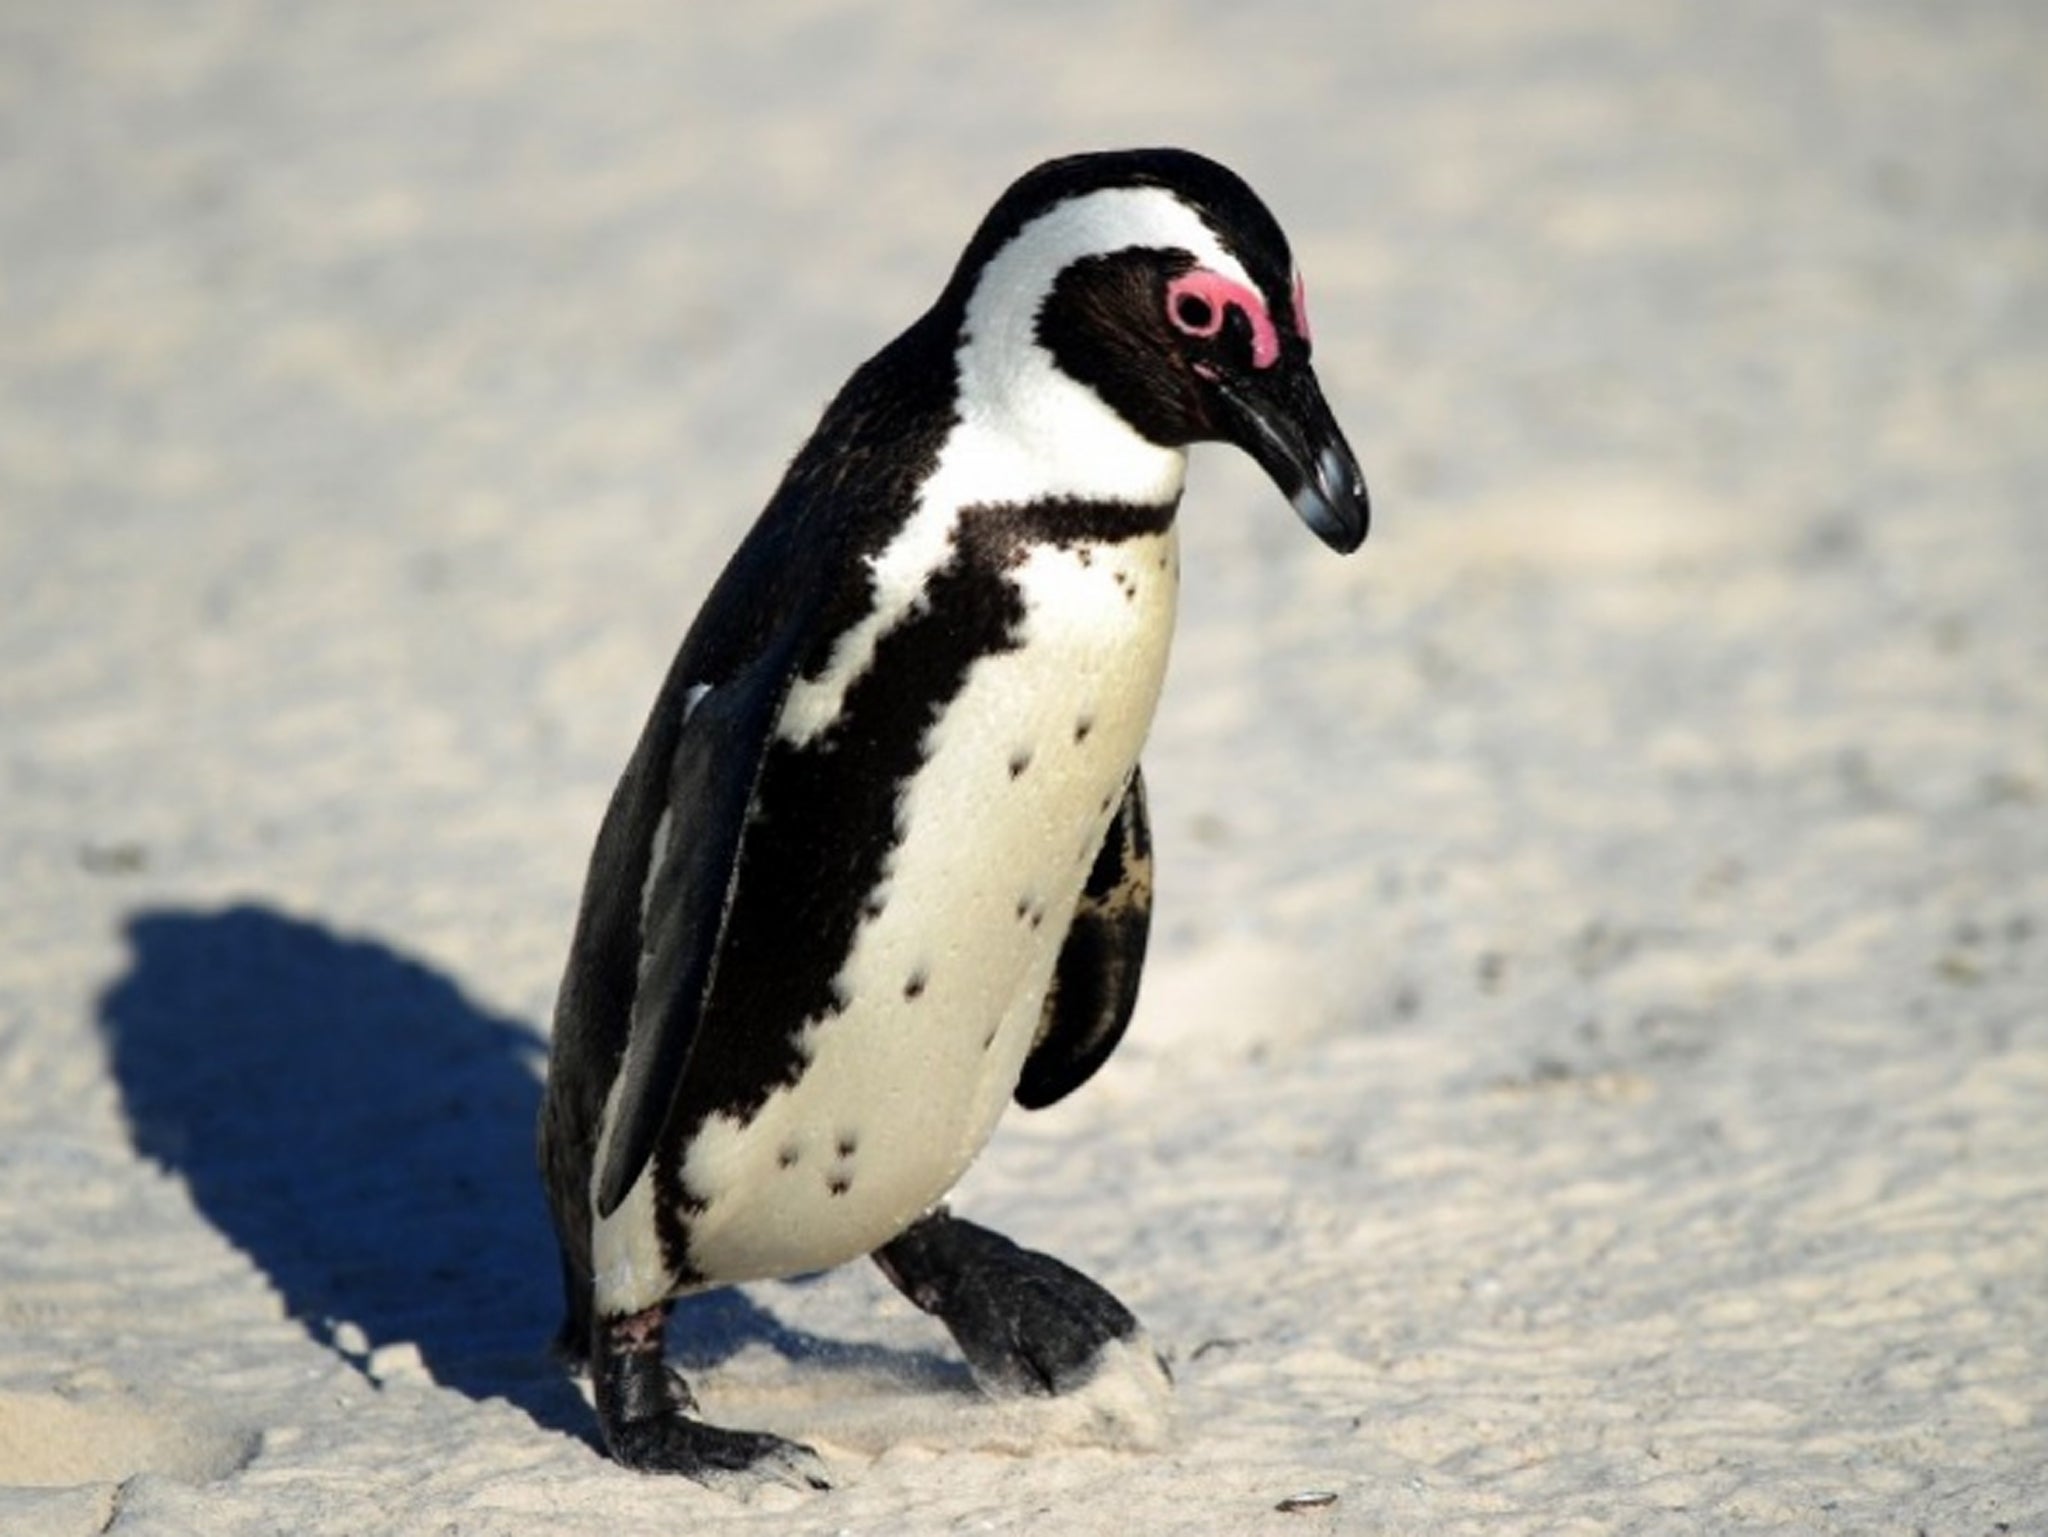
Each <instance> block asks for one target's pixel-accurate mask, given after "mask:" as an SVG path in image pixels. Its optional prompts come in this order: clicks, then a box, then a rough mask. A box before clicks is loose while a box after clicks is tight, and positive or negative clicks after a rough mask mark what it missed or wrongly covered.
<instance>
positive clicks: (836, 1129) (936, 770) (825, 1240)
mask: <svg viewBox="0 0 2048 1537" xmlns="http://www.w3.org/2000/svg"><path fill="white" fill-rule="evenodd" d="M1010 576H1011V579H1012V580H1013V581H1014V582H1015V583H1016V585H1017V589H1018V592H1019V594H1020V596H1021V598H1022V600H1023V608H1024V618H1023V622H1022V625H1021V626H1020V628H1019V630H1018V632H1017V634H1016V640H1017V644H1016V646H1015V647H1014V649H1010V650H1006V651H1002V652H998V653H995V654H992V655H989V656H984V657H982V658H979V659H978V660H977V661H976V662H975V663H974V664H973V665H972V666H971V667H970V668H969V670H968V673H967V676H966V679H965V681H964V683H963V685H962V687H961V689H960V691H959V693H958V694H957V695H956V696H955V697H954V698H953V699H952V700H951V701H950V702H949V703H948V704H947V705H946V707H945V708H944V710H943V711H942V713H941V714H940V715H939V717H938V719H937V720H936V722H935V723H934V725H933V726H932V728H931V730H930V732H929V733H928V735H927V736H926V738H925V742H924V749H925V751H924V756H923V760H922V762H921V764H920V766H919V767H918V769H917V770H916V772H915V773H914V774H913V775H912V776H911V777H910V778H909V779H908V780H907V781H906V782H905V784H904V786H903V788H902V791H901V793H900V795H899V798H898V801H897V807H896V833H897V842H896V845H895V848H894V850H893V852H892V853H891V855H890V857H889V859H888V861H887V863H886V865H885V868H884V874H883V880H882V883H881V885H880V886H879V887H878V888H877V890H876V891H875V892H874V893H873V894H872V896H871V898H870V900H869V902H868V905H867V908H866V912H865V916H864V917H863V919H862V921H861V924H860V926H859V928H858V929H857V931H856V933H855V938H854V943H853V946H852V949H851V951H850V952H849V954H848V956H847V958H846V961H845V963H844V965H843V966H842V968H841V969H840V971H839V974H838V976H837V978H836V979H835V989H836V992H837V994H838V997H839V999H840V1001H841V1003H842V1004H843V1007H842V1008H841V1009H840V1010H839V1011H838V1012H836V1013H833V1014H831V1015H830V1016H828V1017H825V1018H821V1019H815V1020H812V1021H810V1022H808V1023H807V1024H806V1025H805V1027H804V1034H803V1039H802V1048H803V1051H804V1054H805V1056H806V1057H807V1059H808V1065H807V1066H806V1068H805V1070H804V1072H803V1074H802V1075H801V1077H800V1078H799V1079H798V1080H797V1081H796V1083H794V1084H793V1085H791V1086H789V1087H788V1088H785V1089H782V1090H779V1091H777V1092H776V1093H775V1094H773V1095H771V1096H770V1098H769V1099H768V1101H767V1102H766V1103H765V1104H764V1105H763V1106H762V1107H761V1109H760V1110H759V1111H758V1112H757V1113H756V1114H754V1115H753V1116H752V1117H751V1118H750V1119H747V1120H745V1121H740V1120H737V1119H734V1118H732V1117H729V1116H723V1115H717V1116H713V1117H712V1118H711V1119H710V1120H709V1121H707V1122H706V1123H705V1125H704V1126H703V1128H702V1129H701V1130H700V1132H699V1133H698V1135H697V1136H696V1137H695V1138H694V1139H693V1140H692V1142H691V1144H690V1146H689V1148H688V1151H687V1153H686V1156H685V1158H684V1161H683V1167H682V1171H681V1172H682V1176H683V1182H684V1185H685V1186H686V1188H687V1189H688V1190H689V1191H690V1192H691V1193H692V1194H693V1195H694V1196H696V1197H698V1198H699V1199H701V1200H703V1201H704V1203H705V1204H704V1208H703V1210H701V1211H699V1212H695V1213H693V1214H692V1216H691V1218H690V1222H689V1232H690V1260H691V1263H692V1265H693V1267H694V1268H695V1269H696V1270H697V1272H698V1273H699V1274H701V1275H703V1276H705V1277H707V1278H710V1279H712V1280H714V1281H719V1282H724V1281H734V1280H745V1279H750V1278H757V1277H765V1276H774V1275H788V1274H792V1273H796V1272H799V1271H804V1270H815V1269H821V1268H824V1267H826V1266H829V1265H834V1264H838V1263H841V1262H843V1261H845V1260H848V1259H852V1258H854V1257H856V1256H858V1255H861V1254H865V1253H868V1252H869V1251H871V1250H873V1249H874V1248H876V1247H878V1246H879V1245H881V1244H883V1243H886V1242H887V1241H888V1240H889V1239H891V1238H893V1237H894V1236H895V1235H896V1234H897V1233H898V1232H900V1231H901V1230H902V1229H903V1228H904V1227H905V1226H906V1225H908V1224H909V1223H910V1222H911V1221H912V1220H914V1219H915V1218H916V1217H917V1216H919V1215H920V1214H921V1213H923V1212H924V1211H925V1210H927V1209H928V1208H929V1207H930V1206H931V1205H933V1204H934V1203H935V1202H936V1201H938V1200H939V1199H940V1198H941V1197H942V1196H944V1194H945V1193H946V1191H947V1190H948V1189H950V1188H951V1187H952V1185H953V1184H954V1182H955V1181H956V1180H958V1179H959V1177H960V1175H961V1174H962V1173H964V1172H965V1170H966V1168H967V1166H968V1164H969V1163H970V1162H971V1161H972V1160H973V1158H974V1156H975V1155H976V1154H977V1153H978V1152H979V1151H980V1150H981V1147H982V1145H983V1144H984V1143H985V1142H986V1141H987V1140H988V1137H989V1134H990V1133H991V1132H992V1131H993V1130H994V1128H995V1123H996V1120H997V1118H998V1117H999V1116H1000V1115H1001V1114H1002V1110H1003V1107H1004V1106H1005V1105H1006V1104H1007V1103H1008V1101H1009V1099H1010V1096H1011V1094H1012V1092H1013V1091H1014V1090H1015V1088H1016V1084H1017V1079H1018V1076H1019V1074H1020V1073H1021V1072H1022V1070H1023V1064H1024V1059H1025V1057H1026V1056H1027V1055H1028V1054H1029V1051H1030V1048H1031V1044H1032V1041H1033V1038H1034V1036H1035V1034H1036V1032H1037V1029H1038V1025H1039V1020H1040V1015H1041V1010H1042V1007H1043V1004H1044V1001H1045V995H1046V990H1047V988H1048V986H1049V985H1050V981H1051V977H1052V972H1053V967H1054V965H1055V963H1056V961H1057V959H1058V956H1059V950H1060V946H1061V943H1062V942H1063V940H1064V939H1065V937H1066V931H1067V926H1068V923H1069V921H1070V920H1071V918H1072V916H1073V910H1074V904H1075V902H1076V900H1077V899H1078V897H1079V895H1080V891H1081V886H1082V883H1083V881H1084V880H1085V879H1086V877H1087V874H1088V871H1089V868H1090V866H1091V864H1092V863H1093V861H1094V858H1095V855H1096V852H1097V850H1098V849H1099V848H1100V846H1101V843H1102V838H1103V834H1104V832H1105V831H1106V829H1107V828H1108V826H1109V823H1110V821H1111V819H1112V818H1113V817H1114V815H1115V813H1116V809H1117V807H1118V805H1119V804H1120V803H1121V801H1122V799H1123V795H1124V791H1125V789H1126V787H1127V785H1128V783H1129V780H1130V775H1131V770H1132V768H1133V766H1134V765H1135V764H1136V762H1137V758H1138V751H1139V748H1140V747H1141V746H1142V744H1143V742H1144V739H1145V733H1146V731H1147V729H1148V728H1149V727H1150V725H1151V721H1152V713H1153V709H1154V706H1155V705H1156V704H1157V702H1158V698H1159V690H1160V686H1161V684H1162V683H1163V681H1164V678H1165V671H1166V655H1167V647H1168V642H1169V641H1170V639H1171V636H1172V630H1173V614H1174V605H1175V598H1176V593H1177V587H1178V554H1177V551H1176V547H1175V540H1174V534H1173V532H1172V531H1171V529H1169V530H1168V531H1167V532H1165V533H1162V534H1159V535H1154V536H1147V537H1141V538H1133V539H1129V540H1124V541H1120V542H1117V543H1113V544H1096V545H1081V546H1075V547H1060V546H1054V545H1040V546H1034V547H1033V548H1032V549H1031V550H1030V551H1029V552H1028V553H1027V554H1026V555H1025V557H1024V558H1023V560H1022V561H1021V563H1020V564H1019V565H1018V566H1017V567H1016V568H1015V569H1014V570H1013V571H1012V572H1011V573H1010Z"/></svg>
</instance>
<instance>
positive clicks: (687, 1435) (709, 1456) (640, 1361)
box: [592, 1307, 832, 1494]
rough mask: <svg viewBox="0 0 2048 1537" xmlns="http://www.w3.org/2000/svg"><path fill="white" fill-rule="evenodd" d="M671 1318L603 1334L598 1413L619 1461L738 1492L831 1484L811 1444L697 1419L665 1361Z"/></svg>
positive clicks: (638, 1317)
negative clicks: (665, 1330)
mask: <svg viewBox="0 0 2048 1537" xmlns="http://www.w3.org/2000/svg"><path fill="white" fill-rule="evenodd" d="M666 1315H667V1309H666V1308H661V1307H657V1308H650V1309H649V1310H648V1311H647V1312H645V1313H635V1314H632V1315H630V1316H629V1317H626V1318H621V1319H615V1320H613V1321H611V1322H610V1323H608V1324H606V1325H604V1326H603V1327H602V1328H601V1329H600V1330H599V1331H598V1335H597V1341H596V1349H595V1350H594V1351H593V1352H592V1360H593V1372H594V1375H595V1379H596V1388H597V1418H598V1424H599V1426H600V1427H601V1428H602V1430H603V1432H604V1443H605V1449H606V1450H607V1451H609V1452H610V1453H611V1455H612V1459H613V1460H614V1461H615V1462H617V1463H618V1464H619V1465H620V1466H621V1467H628V1468H633V1469H636V1470H638V1471H640V1472H643V1473H678V1474H681V1475H682V1476H683V1477H684V1478H687V1479H691V1480H692V1481H694V1482H696V1483H700V1484H704V1485H706V1486H707V1487H709V1488H713V1489H718V1490H721V1491H723V1492H726V1493H730V1494H743V1493H745V1492H746V1491H747V1490H749V1489H752V1488H754V1487H756V1486H758V1485H760V1484H764V1483H779V1484H786V1485H788V1486H789V1487H790V1488H792V1489H806V1490H808V1489H829V1488H831V1487H832V1480H831V1477H830V1475H828V1474H827V1473H826V1471H825V1463H824V1460H823V1459H822V1458H820V1457H819V1456H818V1454H817V1453H816V1452H814V1451H812V1450H811V1448H809V1447H808V1446H804V1445H802V1444H801V1443H799V1442H796V1441H788V1440H785V1439H783V1438H782V1437H781V1436H777V1435H770V1434H769V1433H768V1432H767V1431H762V1430H727V1429H725V1428H724V1427H722V1426H719V1425H707V1424H705V1423H704V1422H703V1421H702V1420H699V1419H694V1418H692V1417H691V1416H692V1412H693V1411H694V1410H695V1409H696V1407H697V1400H696V1397H695V1396H694V1395H693V1394H692V1393H691V1392H690V1388H689V1384H688V1383H686V1382H684V1381H683V1378H682V1375H681V1374H680V1373H679V1372H677V1371H676V1370H675V1369H674V1368H672V1367H671V1366H669V1365H668V1363H667V1362H666V1361H665V1360H663V1359H662V1343H663V1325H664V1323H665V1320H666Z"/></svg>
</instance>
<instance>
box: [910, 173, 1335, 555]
mask: <svg viewBox="0 0 2048 1537" xmlns="http://www.w3.org/2000/svg"><path fill="white" fill-rule="evenodd" d="M941 304H942V306H944V307H948V308H950V309H951V310H953V312H955V313H956V314H957V315H958V316H959V317H960V320H959V323H960V327H961V345H960V348H959V352H958V354H957V356H958V359H959V366H960V372H961V378H960V392H961V397H962V398H961V408H962V410H963V412H965V413H966V414H969V415H977V414H978V415H981V416H985V417H1000V418H1002V419H1004V420H1005V421H1006V422H1008V423H1010V424H1011V425H1012V427H1013V429H1014V430H1015V431H1017V432H1019V433H1026V434H1028V433H1030V432H1032V431H1033V430H1034V429H1035V428H1037V427H1043V428H1045V429H1046V435H1047V436H1050V434H1051V431H1052V429H1054V428H1055V427H1056V426H1057V425H1059V424H1071V423H1072V422H1073V421H1074V420H1075V418H1076V417H1077V416H1078V415H1080V414H1082V412H1083V411H1084V410H1086V409H1093V410H1095V411H1097V412H1099V411H1100V410H1101V409H1102V408H1103V407H1106V408H1107V409H1108V412H1109V413H1110V414H1112V415H1113V416H1114V417H1115V418H1116V419H1117V420H1118V422H1119V423H1120V424H1121V426H1122V427H1124V428H1126V429H1128V431H1129V432H1131V433H1134V434H1135V435H1136V436H1137V437H1139V438H1142V439H1143V440H1144V441H1145V442H1146V443H1149V444H1152V445H1155V446H1157V447H1159V448H1162V449H1172V450H1179V449H1182V448H1184V447H1185V446H1186V445H1188V444H1190V443H1196V442H1215V441H1221V442H1229V443H1234V444H1236V445H1237V446H1238V447H1239V448H1241V449H1243V450H1244V451H1245V452H1246V453H1247V454H1249V455H1250V456H1251V457H1252V458H1253V459H1254V460H1255V461H1257V463H1258V464H1259V465H1260V466H1261V467H1262V468H1263V469H1264V470H1265V471H1266V473H1267V474H1268V475H1270V476H1271V477H1272V478H1273V481H1274V482H1275V484H1277V485H1278V486H1279V488H1280V490H1281V491H1282V493H1283V494H1285V495H1286V496H1287V498H1288V499H1289V501H1291V502H1292V503H1293V505H1294V509H1295V511H1296V512H1297V513H1298V514H1299V515H1300V517H1301V519H1302V521H1303V522H1305V523H1307V524H1308V526H1309V527H1310V528H1311V529H1312V530H1314V532H1315V533H1316V535H1317V536H1318V537H1319V538H1321V539H1322V540H1323V542H1324V543H1326V544H1328V545H1329V546H1330V547H1331V548H1332V549H1335V550H1338V551H1341V552H1344V553H1349V552H1350V551H1352V550H1354V549H1356V548H1357V547H1358V545H1359V544H1360V542H1361V541H1363V540H1364V538H1365V533H1366V526H1367V522H1368V516H1369V513H1368V503H1367V499H1366V491H1365V479H1364V476H1363V475H1362V474H1361V473H1360V471H1359V468H1358V461H1357V459H1356V458H1355V457H1354V456H1353V454H1352V452H1351V448H1350V445H1349V444H1347V443H1346V442H1345V441H1344V434H1343V432H1342V431H1341V430H1340V429H1339V427H1338V426H1337V422H1336V419H1335V417H1334V416H1332V415H1331V412H1330V408H1329V406H1328V404H1327V403H1326V402H1325V401H1324V399H1323V392H1322V387H1321V385H1320V384H1319V383H1318V382H1317V380H1316V376H1315V371H1314V369H1313V368H1312V367H1311V366H1310V363H1309V352H1310V343H1309V324H1308V312H1307V308H1306V302H1305V297H1304V292H1303V287H1302V281H1301V274H1300V272H1299V271H1298V269H1297V268H1296V267H1295V265H1294V259H1293V256H1292V254H1291V253H1290V252H1289V250H1288V247H1287V237H1286V236H1285V235H1284V234H1283V233H1282V232H1281V229H1280V226H1279V223H1278V222H1277V221H1276V220H1275V219H1274V218H1273V215H1272V214H1271V213H1270V212H1269V211H1268V210H1267V208H1266V206H1265V204H1263V203H1262V202H1260V201H1259V198H1258V196H1257V194H1255V193H1254V192H1253V191H1252V190H1251V188H1250V187H1248V186H1246V185H1245V183H1244V182H1243V181H1242V180H1241V179H1240V178H1239V177H1238V176H1237V175H1236V174H1235V173H1234V172H1232V171H1230V170H1228V169H1226V168H1225V167H1223V166H1221V165H1218V164H1217V163H1216V162H1215V161H1213V160H1209V159H1206V158H1204V157H1203V156H1200V155H1197V154H1193V153H1191V152H1189V151H1187V150H1178V149H1148V150H1119V151H1110V152H1105V153H1097V154H1086V155H1074V156H1069V157H1067V158H1065V159H1060V160H1052V161H1048V162H1046V163H1045V164H1043V165H1041V166H1038V167H1037V168H1036V169H1034V170H1032V171H1029V172H1027V173H1026V174H1025V175H1024V176H1023V177H1021V178H1020V179H1019V180H1018V181H1016V182H1015V183H1014V184H1013V185H1012V186H1011V187H1010V189H1009V190H1008V191H1007V192H1005V193H1004V194H1003V196H1002V197H1001V198H1000V199H999V200H998V201H997V203H996V205H995V207H994V208H992V209H991V210H990V211H989V213H988V216H987V217H986V218H985V219H984V220H983V221H982V224H981V227H980V229H978V230H977V231H976V232H975V235H974V238H973V240H971V241H970V242H969V244H968V247H967V250H966V252H965V253H964V254H963V255H962V257H961V260H960V265H959V267H958V269H957V270H956V271H955V273H954V276H953V280H952V282H951V283H950V284H949V285H948V288H947V291H946V298H945V299H942V300H941ZM1077 396H1082V397H1086V400H1087V406H1086V407H1082V406H1078V405H1077V403H1076V398H1075V397H1077Z"/></svg>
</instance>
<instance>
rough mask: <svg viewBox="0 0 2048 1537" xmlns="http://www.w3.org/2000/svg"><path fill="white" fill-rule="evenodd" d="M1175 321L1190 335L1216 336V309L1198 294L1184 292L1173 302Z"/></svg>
mask: <svg viewBox="0 0 2048 1537" xmlns="http://www.w3.org/2000/svg"><path fill="white" fill-rule="evenodd" d="M1173 323H1174V324H1175V325H1177V326H1179V327H1180V328H1181V329H1182V330H1183V331H1185V332H1187V333H1188V334H1189V335H1190V336H1214V335H1215V334H1216V332H1217V329H1218V328H1217V325H1216V310H1215V307H1214V306H1213V305H1211V304H1210V303H1209V301H1208V300H1207V299H1204V298H1202V297H1201V296H1199V295H1197V294H1182V295H1180V296H1179V297H1178V298H1177V299H1175V300H1174V303H1173Z"/></svg>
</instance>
